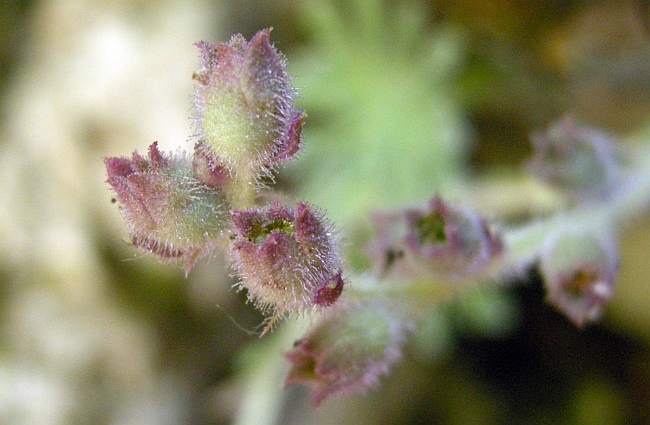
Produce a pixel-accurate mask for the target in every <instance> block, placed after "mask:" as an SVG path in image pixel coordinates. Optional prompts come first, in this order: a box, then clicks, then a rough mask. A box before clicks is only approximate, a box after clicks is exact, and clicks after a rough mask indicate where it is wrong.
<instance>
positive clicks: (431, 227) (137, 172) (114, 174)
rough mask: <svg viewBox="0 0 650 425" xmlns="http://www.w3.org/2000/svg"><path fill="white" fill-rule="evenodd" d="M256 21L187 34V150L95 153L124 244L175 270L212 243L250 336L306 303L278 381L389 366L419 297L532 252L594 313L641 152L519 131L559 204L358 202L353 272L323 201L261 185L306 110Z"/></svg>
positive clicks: (296, 142)
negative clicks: (512, 224) (190, 56)
mask: <svg viewBox="0 0 650 425" xmlns="http://www.w3.org/2000/svg"><path fill="white" fill-rule="evenodd" d="M270 33H271V30H270V29H267V30H263V31H260V32H258V33H257V34H256V35H255V36H254V37H253V38H252V39H251V40H250V41H247V40H245V39H244V38H243V37H242V36H241V35H236V36H234V37H232V39H231V40H230V42H228V43H226V44H216V45H212V44H209V43H205V42H201V43H197V47H198V48H199V50H200V53H201V65H200V68H199V70H198V71H197V72H196V73H195V74H194V80H195V81H196V91H195V94H194V97H193V100H194V122H195V126H196V132H195V134H194V152H193V154H191V155H187V154H180V153H169V154H167V153H163V152H161V151H160V150H159V147H158V144H157V143H153V144H152V145H151V146H150V147H149V151H148V154H147V155H146V156H144V155H141V154H139V153H137V152H135V153H133V155H132V157H131V158H125V157H119V158H107V159H106V160H105V164H106V169H107V173H108V183H109V184H110V186H111V187H112V189H113V190H114V191H115V194H116V200H117V202H118V203H119V206H120V208H121V211H122V213H123V216H124V219H125V221H126V223H127V225H128V227H129V229H130V231H131V240H132V243H133V245H135V246H136V247H138V248H140V249H142V250H144V251H146V252H149V253H151V254H152V255H154V256H156V257H157V258H159V259H161V260H163V261H166V262H178V263H182V264H183V265H184V269H185V272H186V273H189V272H190V271H191V269H192V268H193V266H194V265H195V263H196V261H197V260H199V259H201V258H204V257H210V256H213V255H217V254H219V255H224V256H225V257H226V258H228V259H229V261H230V263H231V264H232V268H233V270H234V271H235V272H236V274H237V275H238V276H239V281H238V283H237V284H236V287H237V288H239V289H242V290H246V291H247V294H248V297H249V299H250V300H251V301H252V302H253V303H254V304H255V305H256V306H257V307H259V308H260V309H261V310H262V311H263V312H265V313H267V314H268V319H267V320H266V322H265V326H264V330H263V332H262V334H264V333H266V332H268V331H270V330H271V329H272V328H273V327H274V325H276V324H277V322H278V321H279V320H280V319H282V318H285V317H289V316H295V315H312V314H315V315H318V318H317V319H316V320H314V321H313V323H312V326H311V329H310V330H309V331H308V332H307V334H306V335H305V336H304V338H302V339H300V340H299V341H297V342H296V344H295V345H294V347H293V349H292V350H290V351H289V352H288V353H287V354H286V357H287V359H288V360H289V361H290V363H291V370H290V372H289V375H288V377H287V379H286V383H287V384H292V383H309V384H312V385H313V386H314V392H313V402H314V404H316V405H318V404H320V403H321V402H322V401H323V400H325V399H326V398H327V397H329V396H331V395H334V394H350V393H353V392H358V391H363V390H365V389H367V388H369V387H371V386H372V385H375V384H376V382H377V381H378V379H379V377H380V376H381V375H383V374H386V373H388V372H389V370H390V367H391V365H392V364H393V363H394V362H396V361H397V360H398V359H399V358H400V355H401V349H402V347H403V345H404V343H405V342H406V341H407V339H408V337H409V336H411V335H413V334H414V332H415V331H416V330H417V329H418V327H419V326H420V324H421V322H422V321H423V319H424V318H425V317H426V314H427V312H429V311H431V309H435V308H436V307H437V306H439V305H440V304H441V303H443V302H445V300H447V299H449V297H450V296H453V295H454V294H457V293H459V292H461V291H466V290H468V289H469V288H472V287H475V286H477V285H484V284H499V283H503V282H506V281H507V280H508V279H509V278H511V277H512V276H515V275H518V274H521V273H522V272H523V271H525V270H527V269H528V268H530V267H533V266H538V268H539V270H540V272H541V274H542V276H543V278H544V281H545V284H546V289H547V294H548V301H549V302H550V303H551V304H553V305H555V306H556V307H557V308H558V309H559V310H560V311H562V312H563V313H564V314H565V315H566V316H567V317H568V318H569V319H570V320H571V321H573V322H574V323H575V324H576V325H577V326H585V325H587V324H588V323H589V322H590V321H593V320H595V319H597V318H598V317H599V316H600V315H601V313H602V311H603V308H604V306H605V305H606V303H607V301H608V300H609V299H610V298H611V297H612V293H613V287H614V284H615V280H616V274H617V268H618V249H617V244H616V230H617V229H618V228H620V227H621V225H622V224H623V223H624V221H625V220H626V219H627V218H628V217H629V216H631V215H632V214H634V213H635V212H636V211H639V210H640V209H642V208H643V206H644V205H646V204H647V202H648V201H649V199H648V193H650V190H648V189H649V187H650V176H649V175H648V173H647V172H646V173H644V172H643V170H647V169H648V167H647V164H645V163H644V162H643V161H646V158H648V157H649V155H644V154H641V155H638V156H637V157H636V160H635V161H633V160H632V157H631V156H629V157H628V156H626V155H625V153H624V152H621V151H619V150H618V149H617V147H616V145H615V143H614V142H613V141H612V140H611V138H609V137H608V136H606V135H604V134H601V133H600V132H598V131H595V130H592V129H589V128H586V127H584V126H582V125H579V124H577V123H576V122H575V121H574V120H572V119H571V118H565V119H564V120H562V121H560V122H559V123H558V124H555V125H553V126H551V127H550V128H549V129H548V131H546V132H544V133H541V134H538V135H535V136H534V137H533V142H534V146H535V149H536V154H535V156H534V158H533V159H532V160H531V161H530V163H529V167H528V169H529V170H530V171H531V172H532V173H533V175H535V176H536V177H538V178H539V179H540V180H541V181H543V182H546V183H549V184H550V185H553V186H554V187H556V188H557V189H559V190H560V191H561V192H562V193H563V194H564V195H565V201H566V202H565V205H566V208H565V209H564V210H563V211H562V212H560V213H558V214H556V215H553V216H551V217H549V218H546V219H543V220H539V221H534V222H532V223H529V224H526V225H523V226H520V227H517V228H508V227H506V226H503V225H502V226H498V225H497V224H496V223H492V222H490V221H489V220H487V219H486V218H485V217H482V216H481V215H480V214H478V213H477V212H475V211H472V210H470V209H468V208H465V207H463V206H461V205H456V204H454V203H449V202H447V201H445V200H443V199H442V198H441V197H440V196H438V195H436V194H431V195H432V200H431V201H430V202H429V204H428V205H427V206H424V207H422V208H404V209H396V210H392V211H387V212H377V213H376V214H375V215H374V216H373V224H374V227H375V235H374V237H373V238H372V240H371V241H370V242H369V243H368V245H367V256H368V258H369V260H370V263H372V267H371V270H368V271H366V272H363V273H361V274H359V273H353V272H350V271H348V270H346V261H345V260H344V259H343V258H342V254H341V248H340V245H341V244H340V242H339V241H338V239H337V238H338V233H339V232H338V230H337V228H336V227H335V225H334V224H333V223H331V222H330V220H329V219H328V218H327V216H326V213H325V212H323V211H321V210H320V209H319V208H317V207H316V206H312V205H310V204H307V203H304V202H298V203H293V202H292V203H287V202H285V201H284V200H282V199H281V198H280V197H279V196H276V195H274V194H273V192H272V188H271V187H269V186H270V185H271V184H270V183H268V182H269V181H271V182H272V181H273V175H274V172H275V170H277V169H278V168H279V167H280V166H282V165H284V164H286V163H288V162H290V161H293V160H294V159H295V158H296V156H297V155H298V154H299V153H300V151H301V150H302V149H303V144H304V140H303V139H304V138H303V134H302V127H303V124H304V122H305V119H306V115H305V113H304V112H303V111H300V110H298V109H297V108H296V107H295V104H294V98H295V96H296V91H295V90H294V89H293V88H292V86H291V77H290V76H289V75H288V73H287V71H286V64H285V59H284V57H283V56H282V54H280V53H279V52H278V51H277V50H276V49H275V47H274V46H273V45H272V44H271V42H270ZM268 199H271V200H272V201H271V202H265V200H268Z"/></svg>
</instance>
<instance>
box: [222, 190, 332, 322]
mask: <svg viewBox="0 0 650 425" xmlns="http://www.w3.org/2000/svg"><path fill="white" fill-rule="evenodd" d="M232 221H233V223H234V225H235V228H236V231H237V235H236V236H235V240H234V242H233V245H232V254H233V260H234V261H233V262H234V264H235V267H236V268H237V271H238V273H239V275H240V276H241V282H240V285H241V286H242V287H245V288H247V289H248V295H249V298H250V299H252V300H253V301H254V302H255V303H256V304H257V305H258V306H260V307H261V308H262V309H264V310H267V311H270V312H272V313H273V314H274V316H275V317H280V316H283V315H285V314H287V313H289V314H291V313H302V312H306V311H308V310H310V309H312V308H314V307H327V306H329V305H331V304H333V303H334V302H335V301H336V300H337V299H338V298H339V296H340V295H341V292H342V290H343V286H344V281H343V278H342V272H341V260H340V258H339V255H338V252H337V247H336V242H335V241H334V235H333V233H334V231H333V229H332V227H331V225H330V224H329V223H328V222H327V221H326V220H325V218H324V217H323V216H322V215H321V214H320V213H318V212H317V211H314V210H313V209H312V208H311V207H310V206H308V205H306V204H303V203H299V204H298V205H297V207H296V208H295V209H292V208H289V207H286V206H284V205H282V204H281V203H280V202H279V201H276V202H275V203H273V205H271V206H270V207H266V208H265V209H261V210H260V209H250V210H246V211H235V212H233V214H232ZM272 320H273V319H272Z"/></svg>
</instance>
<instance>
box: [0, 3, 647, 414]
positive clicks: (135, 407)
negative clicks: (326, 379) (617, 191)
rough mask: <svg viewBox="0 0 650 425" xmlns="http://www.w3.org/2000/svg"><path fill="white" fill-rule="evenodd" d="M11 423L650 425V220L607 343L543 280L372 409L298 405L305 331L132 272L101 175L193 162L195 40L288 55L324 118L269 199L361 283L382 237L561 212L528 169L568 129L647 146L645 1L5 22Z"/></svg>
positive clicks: (469, 305)
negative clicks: (370, 243)
mask: <svg viewBox="0 0 650 425" xmlns="http://www.w3.org/2000/svg"><path fill="white" fill-rule="evenodd" d="M0 19H1V23H0V181H2V185H1V186H0V234H1V235H2V237H1V238H0V295H1V296H0V423H2V424H230V423H237V424H352V423H353V424H355V425H363V424H502V423H508V424H538V423H539V424H627V423H630V424H637V423H639V424H641V423H650V309H649V308H648V305H650V290H649V288H648V287H647V285H648V284H647V282H648V278H649V277H650V261H648V252H649V249H650V221H648V218H647V217H644V216H643V214H640V215H639V217H637V218H636V219H635V220H633V221H631V223H630V225H629V227H628V228H626V229H623V231H622V232H621V243H622V250H623V252H622V262H621V276H620V281H619V284H618V287H617V290H616V292H615V296H614V300H613V302H612V304H611V305H610V306H609V308H608V309H607V310H606V312H605V316H604V318H603V320H602V321H601V322H600V323H598V324H596V325H593V326H591V327H589V328H587V329H586V330H582V331H580V330H577V329H575V328H574V327H573V326H572V325H571V324H570V323H568V322H567V320H566V319H565V318H564V317H563V316H561V315H560V314H558V313H557V312H556V311H555V310H553V309H552V308H551V307H548V306H546V305H545V304H544V303H543V298H544V294H543V290H542V286H541V282H540V281H539V277H538V276H537V274H536V272H535V270H530V272H529V275H528V276H526V277H522V278H521V279H519V280H518V281H513V282H510V283H512V284H511V285H507V286H506V287H504V288H495V289H484V290H481V291H476V292H473V293H470V294H467V296H466V297H464V298H463V299H459V300H457V301H456V302H454V303H451V304H449V305H446V306H444V307H443V308H441V309H440V310H436V311H433V312H432V313H431V316H430V317H429V318H428V320H427V321H426V323H425V324H424V326H422V328H421V329H420V330H419V331H418V332H417V334H416V335H415V337H414V338H413V341H412V342H411V343H409V344H408V345H407V347H406V350H405V353H404V358H403V360H402V361H401V362H400V363H399V364H398V365H397V366H396V367H395V368H394V370H393V371H392V373H391V374H390V375H389V376H387V377H384V378H383V379H382V385H381V387H379V388H377V389H374V390H371V391H369V392H368V394H367V395H365V396H354V397H350V398H345V399H342V398H335V399H331V400H328V401H326V402H325V403H324V404H323V406H321V408H319V409H318V410H315V409H313V408H312V407H311V406H310V403H309V392H308V389H307V388H305V387H299V386H296V387H290V388H287V389H282V386H281V383H282V379H283V374H284V373H285V372H286V370H287V364H286V362H285V360H284V358H283V356H282V353H283V351H286V350H288V349H289V348H290V347H291V343H292V341H293V339H294V338H295V337H297V336H299V335H300V333H299V332H300V329H298V325H296V324H294V323H293V322H291V321H289V322H287V323H285V324H284V325H283V326H281V327H280V328H279V329H278V330H277V331H276V332H274V333H273V334H272V335H269V336H267V337H265V338H263V339H262V340H259V339H258V338H257V337H256V336H254V335H250V334H249V333H248V332H246V330H247V329H248V330H250V329H254V328H255V327H256V326H257V325H259V324H260V323H261V321H262V320H263V318H262V317H261V316H260V315H259V314H258V313H257V312H255V311H254V309H253V307H252V306H251V305H249V304H246V302H245V300H246V297H245V294H244V293H236V292H235V291H233V290H232V289H230V287H231V285H232V283H233V279H232V277H230V271H229V270H228V269H227V268H226V265H225V262H224V261H223V260H222V259H220V258H213V259H211V260H210V261H208V262H204V263H203V264H201V265H200V266H197V267H196V268H195V270H194V271H193V272H192V274H191V275H190V276H189V278H187V279H186V278H185V277H184V276H183V274H182V271H181V270H180V269H177V268H174V267H171V266H165V265H159V264H158V263H157V262H156V261H155V260H152V259H151V258H148V257H146V256H142V255H141V254H139V253H136V252H135V250H134V249H132V248H131V247H130V246H128V244H127V243H126V242H125V240H126V239H127V238H128V234H127V230H126V227H125V226H124V224H123V223H122V221H121V218H120V215H119V212H118V210H117V208H116V206H115V205H113V204H111V203H110V197H111V192H110V191H109V189H108V185H107V184H106V183H105V178H106V177H105V174H104V168H103V163H102V159H103V158H104V157H106V156H128V155H130V154H131V152H132V151H133V150H134V149H138V150H139V151H144V150H145V149H146V147H147V146H148V145H149V144H150V143H151V142H153V141H154V140H158V141H159V143H160V146H161V148H163V149H165V150H168V151H169V150H176V149H185V150H191V147H192V142H191V141H188V139H189V136H190V135H191V133H192V127H191V121H190V119H189V116H190V110H189V108H190V95H191V93H192V81H191V75H192V72H193V71H194V70H195V68H196V67H197V66H198V50H197V49H196V48H195V47H193V46H192V43H194V42H196V41H199V40H206V41H210V42H217V41H226V40H228V39H229V37H230V35H231V34H233V33H236V32H240V33H242V34H243V35H244V36H245V37H247V38H249V37H250V36H252V35H253V34H254V33H255V32H256V31H257V30H259V29H261V28H265V27H269V26H272V27H274V31H273V34H272V39H273V40H274V41H275V43H276V46H277V47H278V48H279V49H280V50H281V51H283V52H284V53H285V55H286V56H287V58H288V67H289V70H290V72H291V73H292V74H293V75H295V76H296V79H295V81H294V84H295V85H296V86H297V87H298V88H299V91H300V93H301V98H300V99H298V103H299V106H300V107H301V108H305V109H306V110H307V112H308V119H307V123H306V126H305V131H306V150H305V153H304V154H303V156H302V157H301V159H300V160H299V161H297V162H296V163H294V164H291V165H290V166H289V167H288V168H287V169H285V170H282V171H281V172H280V173H279V175H278V177H277V187H278V189H279V190H281V191H283V192H286V193H287V194H290V195H291V196H295V197H297V198H300V199H303V200H306V201H308V202H311V203H314V204H316V205H318V206H320V207H322V208H323V209H325V210H327V211H328V213H329V214H330V216H331V218H332V219H333V220H334V221H335V222H336V223H338V224H339V226H340V227H342V228H343V230H342V236H344V237H345V239H346V246H347V251H348V252H347V256H348V258H349V261H350V265H349V268H350V270H354V271H359V272H360V271H363V270H364V269H365V268H366V267H367V266H368V264H367V261H366V259H365V258H364V256H363V255H362V254H363V253H362V250H361V249H360V246H361V245H362V244H363V242H364V241H365V240H366V239H367V237H368V232H369V229H368V226H369V224H368V223H369V220H368V214H369V213H370V212H372V211H373V210H377V209H380V208H396V207H400V206H404V205H417V204H422V203H424V202H426V201H427V200H428V199H429V198H430V197H431V196H432V195H433V194H434V193H436V192H439V193H441V194H443V195H444V196H446V197H448V198H450V199H453V200H454V201H457V202H461V203H463V204H465V205H469V206H472V207H475V208H477V209H479V210H481V211H484V212H486V214H487V215H488V216H490V217H492V218H494V219H496V220H497V221H500V222H502V223H505V224H515V223H519V222H521V221H524V220H529V219H534V218H535V217H537V216H540V215H544V214H548V213H549V212H551V211H552V210H553V208H554V207H556V206H557V203H556V198H554V195H553V194H552V193H549V192H548V191H547V190H546V189H544V188H543V187H541V186H539V185H536V184H535V183H534V182H531V181H530V180H529V179H528V178H527V177H526V176H525V175H524V173H523V171H522V168H521V164H522V163H523V162H524V161H525V160H526V158H527V157H528V155H529V154H530V146H529V141H528V136H529V134H530V132H531V131H534V130H539V129H541V128H544V127H545V126H546V125H548V124H549V123H550V122H552V121H554V120H556V119H557V118H559V117H560V116H561V115H562V114H564V113H565V112H571V113H573V114H574V115H575V116H576V117H577V118H578V119H579V120H580V121H582V122H584V123H587V124H590V125H593V126H596V127H599V128H602V129H603V130H605V131H607V132H610V133H611V134H615V135H617V136H618V138H619V140H620V143H621V145H635V144H639V143H647V141H648V139H649V138H650V130H648V129H649V128H650V126H649V125H648V124H649V118H650V114H649V113H650V2H647V1H640V0H639V1H586V0H585V1H577V0H576V1H568V0H545V1H538V2H532V1H524V0H499V1H487V0H457V1H450V0H440V1H425V0H409V1H406V0H404V1H397V0H395V1H380V0H348V1H344V0H338V1H336V0H330V1H328V0H313V1H297V0H276V1H271V0H255V1H236V0H221V1H208V0H187V1H184V2H172V1H169V0H163V1H156V2H154V1H148V0H132V1H126V0H113V1H108V0H106V1H91V0H41V1H12V0H4V1H3V2H2V3H0Z"/></svg>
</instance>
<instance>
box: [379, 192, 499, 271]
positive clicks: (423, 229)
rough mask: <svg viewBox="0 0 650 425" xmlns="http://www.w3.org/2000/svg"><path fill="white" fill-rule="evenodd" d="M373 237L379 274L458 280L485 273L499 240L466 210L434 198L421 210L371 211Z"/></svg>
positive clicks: (497, 254) (481, 221)
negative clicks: (377, 213) (376, 228)
mask: <svg viewBox="0 0 650 425" xmlns="http://www.w3.org/2000/svg"><path fill="white" fill-rule="evenodd" d="M375 224H376V225H377V227H378V230H379V237H378V238H377V241H376V242H375V243H374V244H373V245H371V246H370V252H371V255H372V256H374V257H375V259H376V260H378V261H377V263H378V265H379V272H380V273H392V274H394V275H396V276H397V277H400V276H401V277H402V278H407V279H408V278H418V277H427V276H428V277H432V276H433V277H439V278H445V279H450V280H460V279H462V278H465V277H476V276H479V275H482V274H485V273H486V271H487V270H488V268H489V266H490V265H492V264H493V263H494V260H495V259H496V258H497V257H498V256H499V255H500V254H501V252H502V250H503V245H502V242H501V239H500V238H499V237H498V236H497V235H496V234H495V233H494V232H493V231H492V230H491V229H490V228H489V227H488V225H487V223H486V221H485V220H484V219H483V218H481V217H480V216H478V215H477V214H475V213H474V212H472V211H468V210H464V209H461V208H458V207H455V206H451V205H448V204H446V203H444V202H443V201H442V199H441V198H440V197H439V196H435V197H434V198H433V199H432V200H431V202H430V204H429V208H428V209H427V210H407V211H405V212H403V213H394V214H389V215H376V216H375Z"/></svg>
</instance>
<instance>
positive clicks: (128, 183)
mask: <svg viewBox="0 0 650 425" xmlns="http://www.w3.org/2000/svg"><path fill="white" fill-rule="evenodd" d="M104 163H105V164H106V170H107V173H108V180H107V182H108V183H109V184H110V185H111V187H112V188H113V190H114V191H115V193H116V198H117V201H118V202H119V204H120V209H121V211H122V214H123V216H124V218H125V220H126V222H127V225H128V226H129V228H130V230H131V235H132V240H133V244H134V245H136V246H138V247H140V248H141V249H143V250H145V251H148V252H151V253H152V254H154V255H156V256H157V257H158V258H160V259H164V260H177V261H183V262H185V264H186V266H185V270H186V272H189V270H190V269H191V268H192V266H193V265H194V262H195V261H196V260H197V259H198V258H199V257H202V256H204V255H208V254H210V253H211V252H213V251H214V249H215V248H216V247H217V246H219V245H220V244H221V242H220V241H221V240H222V239H223V234H222V233H223V230H224V229H225V228H226V226H228V225H229V214H228V207H227V203H226V201H225V199H224V197H223V195H222V194H221V193H220V192H219V191H215V190H211V189H210V188H208V187H206V186H205V185H203V184H202V183H201V182H200V181H198V180H197V179H196V178H194V176H193V173H192V167H191V165H190V162H189V160H188V159H187V158H186V157H185V156H182V155H165V154H164V153H162V152H160V151H159V150H158V144H157V143H153V144H152V145H151V146H150V147H149V154H148V156H147V157H146V158H145V157H142V156H141V155H140V154H138V153H137V152H134V153H133V157H132V158H130V159H129V158H106V159H105V160H104Z"/></svg>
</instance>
